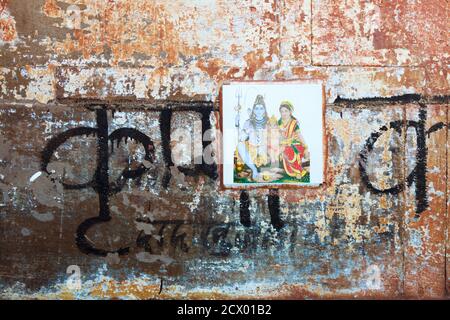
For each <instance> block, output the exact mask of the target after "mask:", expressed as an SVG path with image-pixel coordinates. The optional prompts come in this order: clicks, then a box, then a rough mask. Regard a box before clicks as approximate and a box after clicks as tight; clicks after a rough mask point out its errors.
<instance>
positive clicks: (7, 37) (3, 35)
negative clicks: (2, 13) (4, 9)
mask: <svg viewBox="0 0 450 320" xmlns="http://www.w3.org/2000/svg"><path fill="white" fill-rule="evenodd" d="M16 37H17V32H16V23H15V21H14V19H12V18H7V19H1V20H0V39H1V40H2V41H6V42H10V41H13V40H14V39H15V38H16Z"/></svg>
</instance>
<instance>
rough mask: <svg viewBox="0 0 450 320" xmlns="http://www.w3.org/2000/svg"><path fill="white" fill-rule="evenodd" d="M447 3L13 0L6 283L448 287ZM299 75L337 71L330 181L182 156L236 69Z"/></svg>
mask: <svg viewBox="0 0 450 320" xmlns="http://www.w3.org/2000/svg"><path fill="white" fill-rule="evenodd" d="M449 10H450V8H449V3H448V2H447V1H442V0H428V1H420V0H408V1H406V0H400V1H384V0H370V1H365V0H364V1H363V0H351V1H331V0H296V1H295V0H281V1H276V0H231V1H224V0H195V1H192V0H191V1H188V0H173V1H163V0H153V1H150V0H109V1H103V0H62V1H57V0H30V1H20V0H0V132H1V135H0V190H1V193H0V234H1V236H0V297H1V298H4V299H5V298H6V299H11V298H39V299H73V298H80V299H92V298H93V299H97V298H98V299H112V298H124V299H146V298H156V299H170V298H190V299H197V298H249V297H253V298H295V299H299V298H342V297H363V298H380V297H383V298H407V297H422V298H444V297H448V294H447V292H448V289H449V288H450V278H448V274H450V269H449V265H450V264H448V257H447V252H448V250H449V249H448V248H449V241H448V225H449V224H448V221H449V220H448V219H449V212H450V209H448V208H449V206H448V205H449V197H448V195H449V191H450V183H449V182H448V171H449V169H450V161H449V160H450V158H449V154H448V146H449V145H450V141H449V137H448V128H449V119H448V118H449V115H448V104H449V101H448V96H449V92H450V90H449V75H448V66H449V58H450V50H449V40H448V39H449V36H448V17H449ZM290 79H320V80H322V81H323V82H324V84H325V90H326V102H327V106H326V112H325V122H326V128H325V130H326V142H327V152H326V183H324V184H323V185H322V186H320V187H319V188H302V189H280V190H277V189H252V190H248V191H240V190H224V189H223V188H221V186H220V175H219V170H218V169H219V167H218V165H216V164H206V163H204V162H202V161H200V163H197V162H196V163H193V162H192V163H190V162H189V161H186V162H185V163H183V164H181V165H179V166H176V165H174V163H173V161H172V158H171V153H172V150H173V148H174V146H175V145H176V144H177V141H175V140H174V139H173V137H172V135H171V133H173V131H174V130H175V129H177V128H186V129H188V131H189V132H190V133H191V135H192V140H193V141H195V143H197V144H199V147H200V148H206V147H208V145H209V142H208V143H206V144H205V143H203V144H202V141H201V140H198V139H196V133H197V134H198V128H199V127H198V124H199V123H200V134H201V133H202V131H203V132H204V131H206V130H208V129H210V128H217V127H218V124H219V123H220V108H219V101H220V99H219V94H220V88H221V85H222V84H223V83H224V82H225V81H230V80H290ZM197 147H198V145H197ZM194 148H195V146H194ZM200 160H201V159H200ZM446 269H447V270H446Z"/></svg>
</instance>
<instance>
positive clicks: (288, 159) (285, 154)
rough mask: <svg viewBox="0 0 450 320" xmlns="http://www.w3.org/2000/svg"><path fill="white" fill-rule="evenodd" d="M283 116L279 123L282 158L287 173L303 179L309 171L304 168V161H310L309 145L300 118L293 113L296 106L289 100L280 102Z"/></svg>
mask: <svg viewBox="0 0 450 320" xmlns="http://www.w3.org/2000/svg"><path fill="white" fill-rule="evenodd" d="M279 110H280V115H281V118H280V119H279V120H278V125H279V127H280V130H281V137H282V139H281V147H282V148H281V155H280V157H281V159H282V162H283V168H284V171H285V172H286V174H287V175H288V176H290V177H294V178H296V179H301V178H302V177H303V176H304V175H306V173H307V171H306V170H305V168H303V161H304V160H305V161H309V151H308V147H307V145H306V143H305V141H304V139H303V137H302V135H301V133H300V125H299V122H298V120H297V119H296V118H295V117H294V116H293V115H292V113H293V112H294V106H293V105H292V103H291V102H289V101H282V102H281V104H280V109H279Z"/></svg>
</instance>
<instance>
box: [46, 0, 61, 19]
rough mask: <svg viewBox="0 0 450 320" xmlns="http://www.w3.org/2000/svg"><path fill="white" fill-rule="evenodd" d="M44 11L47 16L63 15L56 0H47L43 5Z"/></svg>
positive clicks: (56, 16)
mask: <svg viewBox="0 0 450 320" xmlns="http://www.w3.org/2000/svg"><path fill="white" fill-rule="evenodd" d="M42 11H43V12H44V13H45V15H46V16H48V17H52V18H58V17H61V13H62V11H61V8H60V7H59V6H58V5H57V3H56V1H55V0H47V1H45V4H44V5H43V6H42Z"/></svg>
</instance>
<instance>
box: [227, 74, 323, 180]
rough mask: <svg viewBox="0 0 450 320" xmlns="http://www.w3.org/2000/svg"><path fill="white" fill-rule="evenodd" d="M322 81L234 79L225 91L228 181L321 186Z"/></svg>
mask: <svg viewBox="0 0 450 320" xmlns="http://www.w3.org/2000/svg"><path fill="white" fill-rule="evenodd" d="M323 92H324V90H323V84H322V83H321V82H312V81H310V82H300V81H295V82H233V83H229V84H225V85H224V86H223V91H222V119H223V120H222V121H223V123H222V129H223V184H224V186H225V187H245V186H267V185H278V186H283V185H286V186H318V185H320V184H321V183H322V182H323V179H324V141H323V140H324V120H323V118H324V117H323V114H324V104H325V103H324V94H323Z"/></svg>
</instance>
